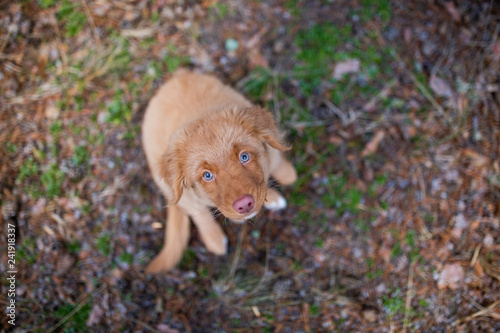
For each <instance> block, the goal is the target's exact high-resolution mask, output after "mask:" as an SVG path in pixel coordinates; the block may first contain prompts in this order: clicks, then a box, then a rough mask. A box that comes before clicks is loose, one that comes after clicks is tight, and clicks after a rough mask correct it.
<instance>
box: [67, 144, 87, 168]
mask: <svg viewBox="0 0 500 333" xmlns="http://www.w3.org/2000/svg"><path fill="white" fill-rule="evenodd" d="M71 160H72V161H73V163H74V164H75V165H76V166H78V165H86V164H88V162H89V160H90V152H89V150H88V149H87V147H86V146H83V145H82V146H78V147H76V148H75V151H74V153H73V156H72V157H71Z"/></svg>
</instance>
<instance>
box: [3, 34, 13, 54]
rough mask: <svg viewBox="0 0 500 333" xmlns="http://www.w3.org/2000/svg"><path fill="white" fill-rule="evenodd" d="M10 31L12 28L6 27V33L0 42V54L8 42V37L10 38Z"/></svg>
mask: <svg viewBox="0 0 500 333" xmlns="http://www.w3.org/2000/svg"><path fill="white" fill-rule="evenodd" d="M11 33H12V30H11V29H8V28H7V35H6V36H5V39H4V40H2V44H0V54H2V53H3V50H4V49H5V47H6V46H7V43H8V42H9V38H10V34H11Z"/></svg>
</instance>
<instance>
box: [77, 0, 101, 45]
mask: <svg viewBox="0 0 500 333" xmlns="http://www.w3.org/2000/svg"><path fill="white" fill-rule="evenodd" d="M81 2H82V6H83V10H84V11H85V15H87V19H88V20H89V22H90V26H91V27H92V36H93V37H94V39H95V41H96V42H97V43H100V42H101V39H100V38H99V35H98V34H97V32H96V30H97V27H96V25H95V22H94V18H93V17H92V13H91V12H90V9H89V5H88V4H87V0H81Z"/></svg>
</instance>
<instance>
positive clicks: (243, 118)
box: [142, 70, 297, 273]
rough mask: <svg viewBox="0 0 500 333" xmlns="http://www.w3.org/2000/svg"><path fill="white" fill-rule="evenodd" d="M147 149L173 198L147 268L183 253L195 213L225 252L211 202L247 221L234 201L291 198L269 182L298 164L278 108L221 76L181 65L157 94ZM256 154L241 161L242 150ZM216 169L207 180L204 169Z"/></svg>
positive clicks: (209, 239) (291, 173)
mask: <svg viewBox="0 0 500 333" xmlns="http://www.w3.org/2000/svg"><path fill="white" fill-rule="evenodd" d="M142 139H143V148H144V151H145V153H146V157H147V160H148V164H149V167H150V170H151V172H152V174H153V178H154V180H155V182H156V184H157V185H158V186H159V187H160V189H161V190H162V192H163V194H164V195H165V197H166V198H167V201H168V207H167V226H166V234H165V245H164V247H163V249H162V251H161V252H160V254H159V255H158V256H157V257H156V258H155V259H154V260H153V261H152V262H151V263H150V264H149V265H148V267H147V268H146V272H148V273H153V272H159V271H167V270H169V269H171V268H172V267H174V266H175V265H176V264H177V263H178V262H179V261H180V259H181V257H182V253H183V251H184V249H185V248H186V246H187V243H188V241H189V217H191V219H192V220H193V222H194V223H195V225H196V226H197V227H198V230H199V232H200V236H201V238H202V241H203V242H204V244H205V246H206V247H207V249H208V250H209V251H211V252H213V253H215V254H218V255H223V254H225V253H226V247H227V238H226V236H225V234H224V232H223V231H222V228H221V226H220V225H219V224H218V223H217V222H216V221H215V220H214V218H213V217H212V213H211V211H210V207H216V208H217V209H218V210H219V211H220V212H221V213H222V214H223V215H224V216H225V217H227V218H229V219H231V220H233V221H238V222H243V221H244V220H246V219H247V218H248V215H243V214H240V213H238V212H237V211H236V210H234V209H233V202H234V201H235V200H237V199H238V198H241V197H242V196H244V195H248V194H250V195H252V196H253V197H254V199H255V207H254V209H253V210H252V212H253V214H252V215H254V214H256V213H257V212H258V211H259V210H260V209H261V207H262V206H266V207H267V208H269V209H281V208H284V206H285V205H286V201H285V200H284V198H283V197H282V196H281V194H279V192H277V191H276V190H274V189H270V188H268V187H267V183H268V180H269V177H270V176H273V177H274V178H275V179H276V180H277V181H278V182H280V183H281V184H283V185H288V184H291V183H293V182H294V181H295V180H296V178H297V175H296V171H295V169H294V168H293V166H292V165H291V164H290V162H288V161H287V160H286V159H285V158H284V156H283V153H282V152H283V151H285V150H288V149H289V147H288V146H287V145H285V144H284V143H283V140H282V138H281V135H280V133H279V132H278V129H277V127H276V125H275V123H274V120H273V117H272V115H271V113H269V112H268V111H266V110H264V109H262V108H260V107H258V106H253V105H252V104H251V103H250V102H248V101H247V100H246V99H245V98H244V97H243V96H242V95H241V94H239V93H238V92H236V91H235V90H233V89H232V88H230V87H228V86H226V85H224V84H222V83H221V82H220V81H219V80H218V79H216V78H214V77H212V76H208V75H200V74H195V73H192V72H189V71H185V70H181V71H179V72H177V73H176V74H175V75H174V76H173V78H171V79H170V80H169V81H167V83H165V84H164V85H163V86H162V87H161V88H160V90H159V91H158V92H157V94H156V95H155V97H154V98H153V99H152V100H151V101H150V103H149V105H148V108H147V110H146V114H145V117H144V123H143V126H142ZM242 151H245V152H248V153H250V155H251V159H250V161H249V162H248V163H245V164H242V163H240V161H239V155H240V153H241V152H242ZM206 170H208V171H210V172H212V173H213V174H214V175H215V178H214V180H213V181H211V182H207V181H205V180H203V178H202V175H203V172H204V171H206Z"/></svg>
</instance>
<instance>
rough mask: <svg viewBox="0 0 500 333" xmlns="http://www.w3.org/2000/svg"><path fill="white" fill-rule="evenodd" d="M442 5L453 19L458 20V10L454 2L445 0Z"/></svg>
mask: <svg viewBox="0 0 500 333" xmlns="http://www.w3.org/2000/svg"><path fill="white" fill-rule="evenodd" d="M444 5H445V7H446V10H447V11H448V13H450V15H451V18H452V19H453V21H455V22H460V13H459V12H458V10H457V7H456V6H455V3H454V2H453V1H447V2H446V3H445V4H444Z"/></svg>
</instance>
